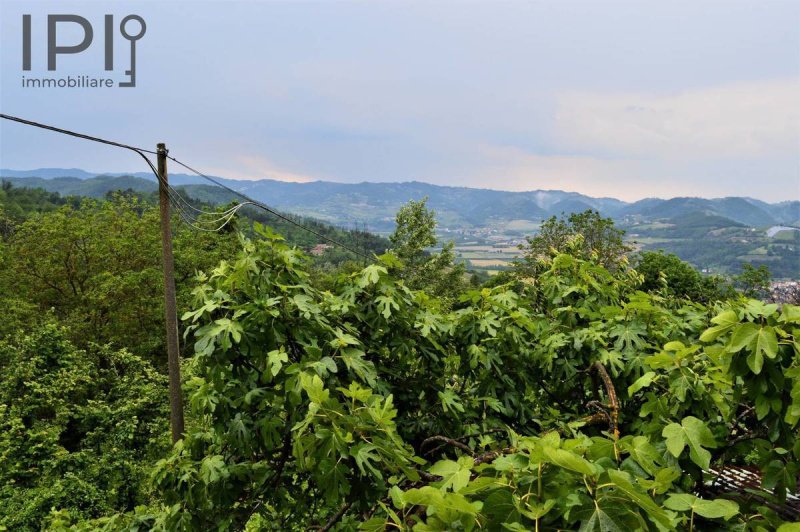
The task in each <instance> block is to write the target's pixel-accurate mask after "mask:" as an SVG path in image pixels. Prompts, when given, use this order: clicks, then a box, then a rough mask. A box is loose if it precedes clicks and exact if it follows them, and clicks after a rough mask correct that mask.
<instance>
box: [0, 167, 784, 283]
mask: <svg viewBox="0 0 800 532" xmlns="http://www.w3.org/2000/svg"><path fill="white" fill-rule="evenodd" d="M37 174H39V177H36V176H37ZM1 176H8V177H6V179H8V180H9V181H10V182H12V183H13V184H15V185H16V186H20V187H22V186H25V187H34V186H35V187H42V188H44V189H46V190H49V191H54V192H59V193H61V194H62V195H70V194H74V195H84V196H91V197H102V196H104V195H105V194H106V193H107V192H109V191H113V190H119V189H123V190H124V189H127V188H131V189H133V190H137V191H141V192H150V191H155V189H156V183H155V181H154V180H153V178H152V176H148V175H147V174H144V173H142V174H133V175H127V174H115V175H99V176H93V175H92V174H87V173H85V172H82V171H77V170H74V169H72V170H61V171H59V170H58V169H43V170H41V171H38V172H37V171H35V170H34V171H25V172H15V171H10V170H0V177H1ZM58 176H62V177H58ZM215 179H218V180H219V181H220V182H222V183H224V184H226V185H227V186H229V187H232V188H233V189H235V190H237V191H241V192H244V193H246V194H247V195H249V196H251V197H253V198H255V199H257V200H260V201H264V202H266V203H267V204H269V205H271V206H272V207H275V208H277V209H279V210H283V211H284V212H291V213H294V214H298V215H306V216H309V217H312V218H314V219H316V220H321V221H324V222H326V223H329V224H333V225H336V226H338V227H345V228H353V227H360V228H367V230H368V231H371V232H378V233H380V234H389V233H391V232H392V231H393V230H394V228H395V224H394V213H395V212H396V211H397V210H398V209H399V208H400V207H401V206H402V205H403V204H404V203H406V202H407V201H411V200H414V201H419V200H421V199H423V198H427V202H428V205H429V206H430V207H431V208H433V209H434V210H436V213H437V220H438V222H439V225H438V232H439V236H440V238H442V239H443V240H455V242H456V251H457V252H458V253H459V254H460V255H461V256H463V257H464V258H465V262H466V263H467V265H468V267H471V268H472V269H478V270H483V271H488V272H494V271H497V270H502V269H504V268H505V267H508V266H510V263H511V262H512V261H513V260H514V259H515V258H516V257H515V255H516V253H515V252H513V251H512V252H510V253H509V252H508V251H509V250H513V249H514V248H515V246H516V245H517V244H519V243H520V241H521V239H523V238H524V237H525V236H527V235H529V234H530V233H531V232H532V231H536V230H537V229H538V227H539V226H540V225H541V224H542V223H543V222H544V221H545V220H547V219H548V218H550V217H551V216H561V215H566V216H568V215H570V214H576V213H580V212H584V211H586V210H587V209H592V210H596V211H597V212H599V213H600V214H602V215H603V216H605V217H610V218H612V219H614V220H615V222H616V223H617V225H619V226H620V227H623V228H625V229H626V231H627V233H628V238H629V241H631V242H632V243H635V245H636V247H637V248H640V249H644V250H649V251H658V250H660V249H663V250H664V251H667V252H669V253H674V254H677V255H678V256H679V257H680V258H681V259H683V260H685V261H688V262H689V263H691V264H692V265H693V266H694V267H695V268H697V269H698V270H704V271H706V272H709V273H715V274H728V275H734V274H738V273H740V272H741V265H742V264H743V263H753V264H757V265H765V266H767V267H768V268H769V269H770V270H771V271H772V272H773V274H774V275H775V277H776V278H778V279H798V278H800V244H799V243H800V201H796V200H788V201H784V202H781V203H773V204H770V203H766V202H763V201H759V200H755V199H753V198H736V197H731V198H717V199H704V198H690V197H677V198H672V199H657V198H648V199H643V200H640V201H636V202H633V203H626V202H623V201H620V200H617V199H614V198H592V197H589V196H585V195H582V194H578V193H574V192H564V191H559V190H534V191H530V192H507V191H500V190H480V189H471V188H465V187H441V186H436V185H431V184H428V183H420V182H410V183H359V184H345V183H329V182H322V181H317V182H311V183H289V182H281V181H274V180H269V179H264V180H258V181H244V180H238V181H237V180H230V179H223V178H215ZM170 180H171V183H173V185H175V186H176V187H178V188H179V189H181V190H182V191H183V192H184V193H185V194H186V195H188V196H190V197H192V198H195V199H196V200H198V201H201V202H203V203H207V204H210V205H223V204H226V203H229V202H230V201H231V200H233V199H235V195H233V194H231V193H230V192H228V191H225V190H224V189H221V188H219V187H216V186H209V185H208V183H207V182H206V181H204V180H203V179H202V178H200V177H198V176H188V175H184V174H174V175H173V176H171V177H170ZM204 183H205V184H204ZM788 197H792V194H791V191H790V193H789V194H788ZM781 227H782V228H783V229H782V232H780V233H775V231H776V230H777V229H779V228H781ZM475 246H480V247H481V248H476V247H475ZM487 246H489V247H490V249H489V250H488V251H493V252H496V251H500V250H503V251H502V254H501V256H497V255H489V256H486V255H483V254H481V252H482V251H487V249H485V248H486V247H487ZM482 248H484V249H482ZM491 248H498V249H491ZM476 250H478V251H479V252H478V253H475V251H476ZM470 259H475V260H470Z"/></svg>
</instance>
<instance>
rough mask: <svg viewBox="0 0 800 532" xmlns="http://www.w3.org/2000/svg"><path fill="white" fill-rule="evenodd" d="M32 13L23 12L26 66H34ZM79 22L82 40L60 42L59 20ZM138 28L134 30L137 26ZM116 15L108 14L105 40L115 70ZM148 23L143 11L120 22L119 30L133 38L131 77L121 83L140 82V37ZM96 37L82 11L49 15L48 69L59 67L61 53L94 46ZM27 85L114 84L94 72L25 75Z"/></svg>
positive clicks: (128, 73)
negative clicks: (137, 42) (58, 76)
mask: <svg viewBox="0 0 800 532" xmlns="http://www.w3.org/2000/svg"><path fill="white" fill-rule="evenodd" d="M31 21H32V17H31V15H22V70H24V71H30V70H31ZM63 23H72V24H77V25H79V26H80V28H81V29H82V30H83V38H82V40H81V42H80V43H78V44H71V45H63V44H62V45H59V44H58V43H59V40H58V28H59V24H63ZM129 23H133V24H132V25H133V27H132V28H128V25H129ZM136 23H138V32H135V33H134V32H133V31H132V30H136V29H137V24H136ZM114 30H115V28H114V15H105V24H104V34H105V35H104V41H105V65H104V66H105V70H106V71H113V70H114V39H115V31H114ZM145 31H147V25H146V24H145V23H144V19H143V18H142V17H140V16H139V15H128V16H127V17H125V18H123V19H122V21H121V22H120V23H119V32H120V34H122V37H123V38H125V40H127V41H129V42H130V50H131V54H130V55H131V61H130V68H128V69H127V70H126V71H125V75H126V76H128V77H129V78H128V81H124V82H123V81H120V82H119V86H120V87H135V86H136V41H138V40H139V39H141V38H142V37H143V36H144V34H145ZM93 40H94V28H93V27H92V24H91V23H90V22H89V21H88V20H86V19H85V18H83V17H81V16H78V15H47V70H49V71H54V70H56V60H57V58H58V56H59V55H63V54H79V53H81V52H83V51H84V50H86V49H88V48H89V46H91V44H92V41H93ZM22 85H23V87H70V88H73V87H113V86H114V82H113V80H111V79H104V78H93V77H91V76H79V77H77V78H73V77H71V76H69V77H67V78H26V77H24V76H23V78H22Z"/></svg>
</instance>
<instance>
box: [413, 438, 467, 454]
mask: <svg viewBox="0 0 800 532" xmlns="http://www.w3.org/2000/svg"><path fill="white" fill-rule="evenodd" d="M434 442H442V443H444V444H446V445H452V446H453V447H457V448H459V449H461V450H462V451H464V452H465V453H467V454H468V455H470V456H473V454H474V453H473V452H472V449H470V448H469V445H466V444H464V443H461V442H460V441H458V440H454V439H453V438H448V437H446V436H431V437H430V438H427V439H426V440H424V441H423V442H422V444H421V445H420V446H419V450H420V452H421V453H423V454H425V448H426V447H428V446H430V444H432V443H434Z"/></svg>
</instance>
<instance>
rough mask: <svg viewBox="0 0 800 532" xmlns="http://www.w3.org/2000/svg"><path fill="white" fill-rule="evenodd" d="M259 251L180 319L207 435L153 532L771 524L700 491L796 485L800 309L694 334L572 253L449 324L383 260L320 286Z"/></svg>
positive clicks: (660, 302)
mask: <svg viewBox="0 0 800 532" xmlns="http://www.w3.org/2000/svg"><path fill="white" fill-rule="evenodd" d="M259 232H260V233H261V236H262V237H263V240H261V241H255V242H250V241H244V243H243V246H244V247H243V252H242V253H241V254H240V255H239V256H238V258H236V259H235V260H233V261H231V262H223V263H221V264H220V265H219V266H218V267H217V268H216V269H214V270H213V271H212V272H210V274H208V276H206V277H204V278H203V279H202V280H203V284H201V286H200V287H198V288H197V289H196V292H195V293H196V296H197V298H198V299H197V303H196V307H195V308H196V310H195V311H192V312H190V313H187V314H186V315H185V316H184V319H185V320H187V321H188V322H189V323H191V325H190V328H189V329H190V334H192V335H193V337H194V339H195V353H196V355H195V358H194V361H193V362H194V365H195V367H194V374H195V377H194V378H193V379H192V381H191V382H190V383H189V387H188V391H189V393H190V404H191V405H192V408H193V411H194V415H195V416H197V419H199V420H202V422H200V423H198V424H197V425H196V426H195V427H194V428H193V429H192V430H190V431H189V433H188V434H187V437H186V438H185V439H184V440H183V441H182V442H181V443H180V444H179V445H178V446H177V447H176V448H175V451H174V452H173V453H172V454H171V455H170V456H169V457H168V458H166V459H164V460H162V461H161V462H159V464H158V465H157V467H156V471H155V475H154V478H155V481H156V485H157V489H158V491H159V499H160V500H161V501H162V502H163V504H164V505H165V506H164V509H163V510H162V511H160V512H157V513H156V514H154V515H153V517H152V519H153V520H152V521H151V524H153V523H156V524H158V523H160V525H159V526H162V525H163V526H165V527H166V528H169V529H183V528H191V529H210V528H219V527H223V528H230V527H232V528H245V529H251V530H257V529H272V528H275V529H282V530H283V529H297V530H307V529H310V528H313V527H315V526H325V524H326V522H329V521H330V526H335V527H340V528H341V529H350V528H353V527H356V526H360V527H361V528H362V529H364V530H382V529H384V528H385V527H397V528H401V529H410V528H414V529H415V530H445V529H453V528H458V529H465V530H477V529H479V528H480V529H490V530H494V529H501V528H508V529H511V530H530V529H537V528H538V529H575V528H581V529H584V530H624V529H631V530H641V529H653V530H673V529H678V528H689V529H692V528H694V527H698V528H704V529H705V528H708V527H714V526H716V527H726V526H733V525H734V524H735V525H736V526H740V527H745V528H748V527H749V528H752V529H758V527H759V526H760V527H762V528H770V527H771V526H777V525H778V524H780V519H778V518H777V517H776V516H775V514H774V513H772V514H769V513H767V514H764V510H762V509H761V508H759V507H756V506H755V504H757V503H753V502H747V501H745V500H741V501H739V502H738V503H737V502H733V501H730V500H726V499H717V498H715V497H714V496H713V495H708V496H707V495H702V496H698V495H697V493H698V490H702V489H703V486H704V479H705V478H707V476H708V475H709V474H711V473H710V472H711V469H712V467H718V466H720V465H723V464H731V465H735V464H744V463H749V464H755V465H756V466H757V467H760V468H761V469H762V471H763V472H764V475H765V476H764V478H765V486H766V487H767V488H769V489H771V490H773V491H774V494H775V495H774V496H775V498H776V500H778V501H780V500H782V498H783V497H785V496H786V493H787V491H793V490H795V489H796V486H794V479H795V478H796V475H797V463H798V459H800V444H798V440H797V424H798V419H800V369H799V368H798V359H799V357H798V353H799V352H800V343H799V342H798V341H797V340H796V334H797V329H798V324H800V309H798V308H797V307H793V306H791V305H786V306H784V308H783V310H782V311H781V312H778V311H777V307H775V306H774V305H764V304H762V303H759V302H757V301H749V302H732V303H729V304H728V306H727V307H726V308H724V309H721V310H720V311H719V312H718V313H717V315H716V316H714V317H713V319H712V320H711V321H710V322H709V313H708V312H709V311H708V309H706V308H705V307H702V306H700V305H697V304H693V303H686V302H678V301H674V300H668V299H663V298H661V297H660V296H655V295H649V294H646V293H643V292H639V291H635V290H634V289H633V288H632V287H633V286H636V285H637V284H638V282H639V278H638V276H637V275H636V274H635V273H634V272H632V271H630V270H628V269H617V270H614V271H609V270H607V269H605V268H603V267H602V266H600V265H598V264H597V263H595V262H593V261H591V260H585V259H583V258H581V257H580V253H576V254H558V255H555V256H554V257H553V258H552V259H547V260H545V261H543V262H542V268H543V271H542V272H541V274H540V275H539V276H538V278H537V279H536V282H535V283H534V284H532V285H525V286H524V287H523V289H522V291H521V292H516V291H511V290H508V288H507V287H504V286H498V287H495V288H484V289H481V290H475V291H468V292H466V293H465V294H464V295H463V296H462V297H461V299H460V301H459V303H458V304H457V305H456V307H455V308H454V309H453V310H450V311H448V310H446V309H443V308H442V307H441V306H440V303H439V302H438V301H437V300H435V299H431V298H430V297H429V296H427V295H426V294H424V293H423V292H418V291H413V290H410V289H409V288H407V287H406V286H405V285H404V284H402V283H398V282H396V281H395V280H394V279H393V278H392V276H391V275H390V274H389V269H390V268H391V267H392V266H393V265H394V261H395V260H396V259H394V258H393V257H392V256H391V255H389V256H386V257H383V258H382V259H381V262H380V263H378V264H374V265H370V266H368V267H366V268H365V269H363V270H362V271H360V272H355V273H352V274H349V275H345V276H343V277H341V278H340V279H339V280H338V281H337V282H336V283H335V284H334V286H333V287H332V289H331V290H329V291H325V292H322V291H319V290H317V289H315V288H314V287H313V286H312V285H311V284H310V282H309V278H308V275H307V273H306V271H305V270H306V268H307V266H305V259H304V258H303V257H302V256H301V255H300V254H299V253H298V252H297V251H295V250H293V249H291V248H289V247H288V246H286V245H285V244H284V243H283V242H281V239H280V237H278V236H277V235H275V234H273V233H271V232H270V231H269V230H266V229H259ZM572 245H575V246H577V245H579V243H578V242H574V243H573V244H572ZM572 250H574V248H573V247H568V248H567V251H572ZM754 328H755V329H754ZM773 339H774V341H773ZM756 359H758V360H759V364H754V363H753V362H752V361H753V360H756ZM748 360H749V361H748ZM745 460H747V462H745ZM130 518H133V517H130ZM359 522H360V525H359V524H358V523H359Z"/></svg>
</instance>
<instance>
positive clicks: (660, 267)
mask: <svg viewBox="0 0 800 532" xmlns="http://www.w3.org/2000/svg"><path fill="white" fill-rule="evenodd" d="M634 267H635V268H636V271H637V272H639V273H640V274H641V275H642V278H643V280H642V285H641V289H642V290H644V291H646V292H652V293H658V292H661V293H664V294H665V295H667V296H668V297H674V298H679V299H689V300H691V301H696V302H698V303H711V302H714V301H720V300H723V299H727V298H730V297H732V296H733V293H732V290H731V287H730V286H728V285H727V284H726V283H725V281H724V280H723V279H721V278H719V277H716V276H703V275H701V274H700V273H699V272H698V271H697V270H696V269H694V268H693V267H692V265H691V264H688V263H686V262H684V261H682V260H681V259H680V258H679V257H678V256H677V255H673V254H672V253H664V252H663V251H658V252H655V251H644V252H642V253H640V254H639V256H638V260H637V261H636V263H635V265H634Z"/></svg>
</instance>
